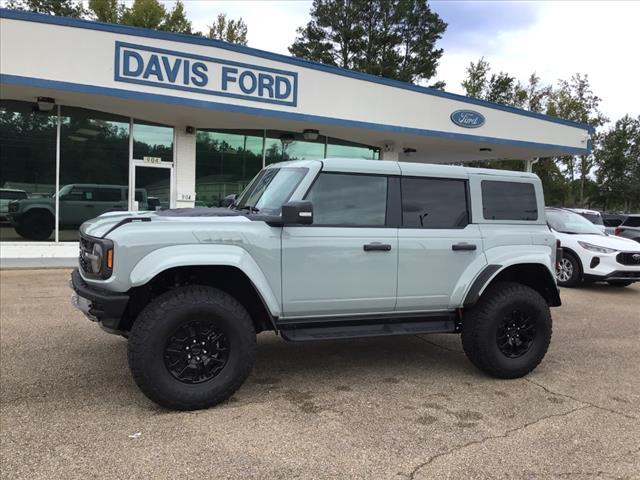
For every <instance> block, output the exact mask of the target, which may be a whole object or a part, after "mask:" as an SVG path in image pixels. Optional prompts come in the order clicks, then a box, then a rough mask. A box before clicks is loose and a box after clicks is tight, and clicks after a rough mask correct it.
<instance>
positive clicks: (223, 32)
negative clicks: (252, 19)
mask: <svg viewBox="0 0 640 480" xmlns="http://www.w3.org/2000/svg"><path fill="white" fill-rule="evenodd" d="M247 31H248V29H247V24H246V23H244V20H242V17H241V18H239V19H238V20H233V19H232V20H227V15H226V14H224V13H221V14H219V15H218V17H217V18H216V21H215V22H214V23H213V25H211V26H210V27H209V33H208V34H207V37H209V38H214V39H216V40H223V41H225V42H229V43H237V44H239V45H246V44H247Z"/></svg>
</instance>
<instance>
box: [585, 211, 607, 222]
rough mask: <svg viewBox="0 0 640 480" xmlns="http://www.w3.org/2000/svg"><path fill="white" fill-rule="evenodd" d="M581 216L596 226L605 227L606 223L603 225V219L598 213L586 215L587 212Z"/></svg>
mask: <svg viewBox="0 0 640 480" xmlns="http://www.w3.org/2000/svg"><path fill="white" fill-rule="evenodd" d="M580 215H582V216H583V217H584V218H586V219H587V220H589V221H590V222H591V223H593V224H594V225H604V223H602V217H601V216H600V215H598V214H597V213H586V212H585V213H581V214H580Z"/></svg>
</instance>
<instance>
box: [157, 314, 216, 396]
mask: <svg viewBox="0 0 640 480" xmlns="http://www.w3.org/2000/svg"><path fill="white" fill-rule="evenodd" d="M228 358H229V341H228V339H227V337H226V335H225V334H224V333H223V332H222V331H221V330H220V329H219V328H216V326H215V325H214V324H213V322H211V321H207V320H193V321H191V322H189V323H185V324H183V325H181V326H180V327H179V328H178V330H176V331H175V332H174V333H173V335H171V336H170V337H169V340H168V341H167V344H166V346H165V348H164V364H165V366H166V367H167V369H168V370H169V373H171V375H173V376H174V377H175V378H176V379H178V380H180V381H181V382H184V383H190V384H194V383H202V382H206V381H208V380H211V379H212V378H213V377H215V376H216V375H218V374H219V373H220V372H221V371H222V369H223V368H224V367H225V365H226V364H227V360H228Z"/></svg>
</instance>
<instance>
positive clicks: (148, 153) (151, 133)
mask: <svg viewBox="0 0 640 480" xmlns="http://www.w3.org/2000/svg"><path fill="white" fill-rule="evenodd" d="M145 157H155V158H160V160H161V161H162V162H173V128H172V127H167V126H165V125H158V124H155V123H149V122H143V121H141V120H135V121H134V123H133V158H134V159H135V160H144V158H145Z"/></svg>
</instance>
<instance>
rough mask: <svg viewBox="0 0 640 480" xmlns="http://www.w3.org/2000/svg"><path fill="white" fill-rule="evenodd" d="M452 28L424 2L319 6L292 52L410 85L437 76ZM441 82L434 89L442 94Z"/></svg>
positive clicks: (351, 0)
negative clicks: (445, 36) (443, 41)
mask: <svg viewBox="0 0 640 480" xmlns="http://www.w3.org/2000/svg"><path fill="white" fill-rule="evenodd" d="M446 28H447V24H446V23H445V22H444V21H442V19H441V18H440V17H439V16H438V14H437V13H435V12H432V11H431V9H430V8H429V5H428V3H427V2H426V1H421V0H370V1H369V0H314V2H313V6H312V8H311V21H309V23H308V24H307V25H306V26H304V27H300V28H298V36H297V38H296V40H295V41H294V43H293V44H292V45H291V46H290V47H289V52H290V53H291V54H292V55H293V56H295V57H300V58H305V59H307V60H314V61H317V62H322V63H326V64H329V65H335V66H338V67H343V68H350V69H353V70H357V71H360V72H365V73H369V74H372V75H378V76H382V77H386V78H392V79H395V80H401V81H405V82H413V83H416V82H419V81H422V80H428V79H430V78H432V77H433V76H434V75H435V73H436V68H437V66H438V60H439V59H440V57H441V56H442V53H443V52H442V49H438V48H436V46H435V45H436V42H437V41H438V40H439V39H440V38H441V37H442V34H443V33H444V31H445V29H446ZM443 86H444V84H443V83H442V82H439V83H438V84H436V85H435V88H442V87H443Z"/></svg>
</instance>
